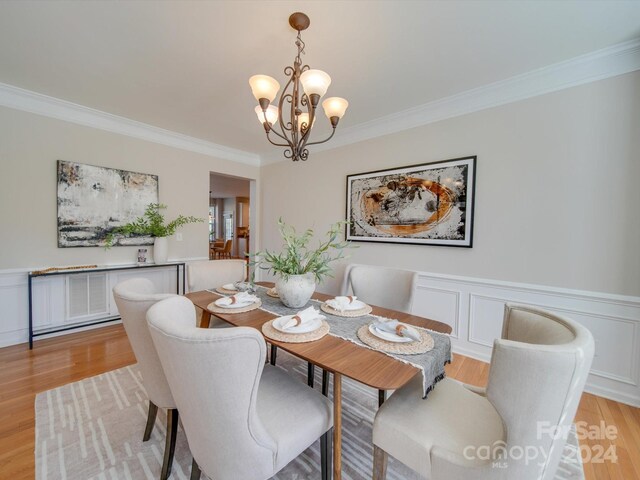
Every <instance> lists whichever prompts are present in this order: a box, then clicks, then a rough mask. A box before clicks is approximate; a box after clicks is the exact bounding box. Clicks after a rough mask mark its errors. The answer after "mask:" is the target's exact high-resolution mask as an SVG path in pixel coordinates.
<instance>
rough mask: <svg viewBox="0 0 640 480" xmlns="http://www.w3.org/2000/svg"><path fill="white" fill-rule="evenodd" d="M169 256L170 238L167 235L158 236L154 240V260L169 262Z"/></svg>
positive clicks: (156, 261)
mask: <svg viewBox="0 0 640 480" xmlns="http://www.w3.org/2000/svg"><path fill="white" fill-rule="evenodd" d="M167 258H169V239H168V238H167V237H156V239H155V241H154V242H153V262H154V263H167Z"/></svg>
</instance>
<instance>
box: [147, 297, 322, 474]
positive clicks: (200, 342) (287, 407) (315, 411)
mask: <svg viewBox="0 0 640 480" xmlns="http://www.w3.org/2000/svg"><path fill="white" fill-rule="evenodd" d="M147 320H148V323H149V329H150V331H151V337H152V338H153V342H154V344H155V346H156V349H157V351H158V352H161V355H160V361H161V362H162V367H163V368H164V371H165V373H166V375H167V380H168V381H169V385H170V386H171V390H172V392H173V393H174V398H175V400H176V404H177V405H178V408H179V409H180V412H181V418H182V424H183V427H184V430H185V433H186V436H187V440H188V442H189V447H190V449H191V453H192V455H193V465H192V472H191V479H192V480H196V479H198V478H200V472H201V471H202V472H204V473H205V474H206V475H208V476H209V477H210V478H213V479H216V480H236V479H240V478H241V479H243V480H252V479H256V480H263V479H268V478H270V477H271V476H273V475H274V474H275V473H277V472H278V471H279V470H280V469H282V468H283V467H284V466H285V465H287V464H288V463H289V462H291V461H292V460H293V459H295V458H296V457H297V456H298V455H299V454H300V453H302V452H303V451H304V450H305V449H306V448H307V447H309V446H310V445H311V444H313V443H314V442H315V441H316V440H317V439H318V438H319V437H322V438H321V456H322V461H321V464H322V478H323V480H328V478H329V472H331V468H330V459H331V434H332V427H333V415H332V406H331V402H330V401H329V400H328V399H327V398H326V397H324V396H322V395H321V394H320V393H318V392H317V391H315V390H313V389H311V388H308V387H307V386H305V385H304V384H302V383H300V382H298V381H296V380H294V379H293V378H291V377H290V376H289V375H288V374H287V373H286V372H284V371H283V370H281V369H279V368H274V367H272V366H270V365H265V358H266V344H265V341H264V338H263V336H262V335H261V334H260V332H258V330H256V329H253V328H249V327H236V328H230V329H201V328H196V316H195V309H194V306H193V304H192V303H191V302H190V301H189V300H188V299H186V298H184V297H176V298H169V299H167V300H165V301H162V302H159V303H158V304H156V305H154V306H153V307H151V308H150V309H149V312H148V313H147Z"/></svg>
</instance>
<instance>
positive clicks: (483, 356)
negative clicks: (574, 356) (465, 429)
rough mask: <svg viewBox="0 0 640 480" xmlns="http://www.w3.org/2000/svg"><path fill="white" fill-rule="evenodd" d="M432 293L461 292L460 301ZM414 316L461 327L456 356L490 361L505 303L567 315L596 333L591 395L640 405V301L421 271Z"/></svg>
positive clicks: (601, 294) (457, 328)
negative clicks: (534, 307) (525, 305)
mask: <svg viewBox="0 0 640 480" xmlns="http://www.w3.org/2000/svg"><path fill="white" fill-rule="evenodd" d="M431 292H446V293H452V292H457V293H458V295H457V296H456V301H455V302H454V301H452V300H451V297H449V298H448V297H447V296H446V295H433V294H431ZM415 296H416V298H415V300H414V309H413V313H415V314H417V315H420V316H423V317H427V318H433V319H436V320H440V321H444V322H446V323H448V324H449V325H451V326H454V325H455V331H456V333H457V335H456V336H455V337H452V339H451V341H452V347H453V351H454V352H455V353H460V354H462V355H465V356H469V357H472V358H476V359H479V360H482V361H485V362H488V361H490V358H491V353H492V349H493V342H494V340H495V339H496V338H499V337H500V335H501V331H502V318H503V311H504V304H505V303H520V304H527V305H532V306H536V307H539V308H543V309H545V310H549V311H551V312H556V313H557V314H559V315H565V316H567V317H569V318H572V319H574V320H576V321H578V322H579V323H581V324H583V325H585V326H586V327H587V328H589V330H590V331H591V332H592V333H593V336H594V340H595V358H594V363H593V366H592V369H591V372H590V375H589V380H588V383H587V388H586V390H587V391H589V392H591V393H594V394H596V395H601V396H604V397H607V398H611V399H613V400H617V401H621V402H624V403H628V404H631V405H634V406H640V297H633V296H624V295H614V294H609V293H604V292H587V291H582V290H571V289H566V288H558V287H549V286H544V285H532V284H525V283H517V282H508V281H501V280H492V279H487V278H472V277H463V276H456V275H444V274H438V273H431V272H418V286H417V290H416V293H415Z"/></svg>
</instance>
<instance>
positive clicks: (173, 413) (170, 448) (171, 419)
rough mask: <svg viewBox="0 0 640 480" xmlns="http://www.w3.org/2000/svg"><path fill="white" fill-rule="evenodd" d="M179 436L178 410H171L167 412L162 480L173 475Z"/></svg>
mask: <svg viewBox="0 0 640 480" xmlns="http://www.w3.org/2000/svg"><path fill="white" fill-rule="evenodd" d="M177 435H178V410H177V409H176V408H169V409H168V410H167V440H166V442H165V445H164V460H163V461H162V472H160V480H167V478H169V475H171V466H172V465H173V454H174V452H175V451H176V436H177Z"/></svg>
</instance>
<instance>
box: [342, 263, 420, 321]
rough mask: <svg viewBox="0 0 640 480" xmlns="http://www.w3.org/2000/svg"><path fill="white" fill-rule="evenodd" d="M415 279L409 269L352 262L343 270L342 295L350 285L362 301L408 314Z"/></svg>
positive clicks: (414, 287) (415, 276) (415, 274)
mask: <svg viewBox="0 0 640 480" xmlns="http://www.w3.org/2000/svg"><path fill="white" fill-rule="evenodd" d="M417 282H418V274H417V273H416V272H412V271H409V270H398V269H395V268H386V267H377V266H374V265H359V264H351V265H348V266H347V268H346V270H345V272H344V281H343V283H342V295H348V294H349V287H351V291H353V294H354V295H356V296H357V297H358V298H359V299H360V300H362V301H363V302H365V303H368V304H371V305H377V306H378V307H383V308H389V309H391V310H399V311H401V312H406V313H411V307H412V305H413V293H414V291H415V289H416V284H417Z"/></svg>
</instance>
